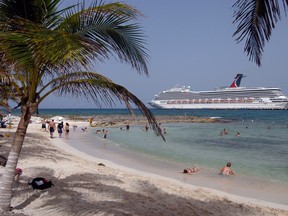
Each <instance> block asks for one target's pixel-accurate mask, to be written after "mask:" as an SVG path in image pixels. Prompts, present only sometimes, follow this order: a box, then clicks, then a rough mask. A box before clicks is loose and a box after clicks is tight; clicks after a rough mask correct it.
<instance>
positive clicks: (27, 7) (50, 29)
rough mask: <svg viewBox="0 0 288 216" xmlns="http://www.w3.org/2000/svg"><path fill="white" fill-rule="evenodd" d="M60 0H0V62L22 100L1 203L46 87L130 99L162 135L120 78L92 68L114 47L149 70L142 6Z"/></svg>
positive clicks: (2, 205)
mask: <svg viewBox="0 0 288 216" xmlns="http://www.w3.org/2000/svg"><path fill="white" fill-rule="evenodd" d="M59 2H60V0H22V1H15V0H0V29H1V31H0V56H1V57H2V58H1V64H2V65H5V66H7V68H9V71H8V72H9V75H10V76H13V80H11V86H13V90H14V91H15V92H16V93H15V95H16V98H17V99H18V100H19V104H18V106H19V107H20V108H21V118H20V121H19V125H18V127H17V130H16V133H15V136H14V139H13V143H12V147H11V151H10V153H9V156H8V161H7V165H6V167H5V172H4V174H3V176H2V177H1V182H0V209H2V211H8V210H9V209H10V205H11V198H12V186H13V178H14V172H15V168H16V166H17V162H18V158H19V155H20V153H21V149H22V145H23V142H24V137H25V135H26V131H27V128H28V124H29V121H30V119H31V116H32V115H33V113H34V112H35V111H36V109H37V108H38V106H39V104H40V103H41V102H42V101H43V100H44V99H45V98H46V97H47V96H48V95H50V94H52V93H55V94H56V95H62V96H65V95H72V96H73V97H76V98H77V97H82V98H86V99H88V100H92V101H94V102H95V103H96V105H100V104H101V102H103V103H104V104H106V105H110V106H113V105H114V102H113V101H114V100H115V99H116V100H119V101H123V102H124V103H125V104H126V106H127V108H128V109H131V105H130V104H131V103H132V104H135V105H136V106H137V107H138V108H139V109H140V110H141V111H142V113H143V114H144V115H145V116H146V117H147V119H148V121H149V123H150V125H151V127H152V128H153V129H154V131H155V133H156V134H158V135H161V136H162V138H163V139H164V137H163V135H162V133H161V130H160V128H159V127H158V126H157V122H156V120H155V118H154V116H153V115H152V113H151V112H150V111H149V109H148V108H147V107H146V106H145V105H144V104H143V103H142V102H141V101H140V100H139V99H138V98H137V97H136V96H135V95H133V94H132V93H131V92H129V91H128V90H127V89H126V88H124V87H123V86H120V85H117V84H115V83H114V82H113V81H112V80H110V79H108V78H107V77H104V76H102V75H101V74H99V73H96V72H92V71H91V65H92V62H93V61H96V60H98V61H103V60H105V59H107V58H109V56H111V55H113V54H114V55H116V56H118V58H119V59H120V60H121V61H122V62H126V63H129V64H131V66H132V67H133V68H134V69H135V70H136V71H137V72H139V73H144V74H148V69H147V59H148V55H147V53H146V49H145V47H144V45H145V40H144V38H143V33H142V31H141V27H140V26H139V25H138V24H137V23H135V19H136V18H137V17H138V16H139V15H141V13H140V12H139V11H137V10H135V9H134V8H132V7H131V6H129V5H126V4H122V3H109V4H105V3H104V2H102V1H100V2H97V1H95V2H93V3H92V4H91V5H89V7H85V5H84V3H83V4H76V5H72V6H70V7H67V8H64V9H61V10H57V9H58V8H59Z"/></svg>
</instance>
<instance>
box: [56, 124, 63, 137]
mask: <svg viewBox="0 0 288 216" xmlns="http://www.w3.org/2000/svg"><path fill="white" fill-rule="evenodd" d="M63 127H64V125H63V121H62V122H60V123H59V124H58V125H57V131H58V134H59V138H61V137H62V133H63Z"/></svg>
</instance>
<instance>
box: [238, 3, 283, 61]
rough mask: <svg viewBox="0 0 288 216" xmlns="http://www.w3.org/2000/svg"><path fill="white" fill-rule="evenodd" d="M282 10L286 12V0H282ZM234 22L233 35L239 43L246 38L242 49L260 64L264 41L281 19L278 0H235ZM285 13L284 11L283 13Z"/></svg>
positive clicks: (267, 39) (250, 58)
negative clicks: (235, 25)
mask: <svg viewBox="0 0 288 216" xmlns="http://www.w3.org/2000/svg"><path fill="white" fill-rule="evenodd" d="M282 3H283V8H284V11H285V12H287V6H288V0H282ZM233 8H234V17H235V19H234V23H238V26H237V29H236V31H235V32H234V34H233V36H237V38H236V41H237V42H238V43H239V42H241V41H243V40H244V39H246V42H245V46H244V51H245V52H246V53H247V55H248V56H249V60H251V61H254V62H255V63H256V64H257V65H258V66H261V57H262V53H263V51H264V46H265V41H267V42H268V41H269V39H270V37H271V33H272V29H273V28H275V24H276V22H277V21H278V20H280V19H281V9H280V5H279V2H278V0H237V1H236V3H235V4H234V5H233ZM285 15H286V13H285Z"/></svg>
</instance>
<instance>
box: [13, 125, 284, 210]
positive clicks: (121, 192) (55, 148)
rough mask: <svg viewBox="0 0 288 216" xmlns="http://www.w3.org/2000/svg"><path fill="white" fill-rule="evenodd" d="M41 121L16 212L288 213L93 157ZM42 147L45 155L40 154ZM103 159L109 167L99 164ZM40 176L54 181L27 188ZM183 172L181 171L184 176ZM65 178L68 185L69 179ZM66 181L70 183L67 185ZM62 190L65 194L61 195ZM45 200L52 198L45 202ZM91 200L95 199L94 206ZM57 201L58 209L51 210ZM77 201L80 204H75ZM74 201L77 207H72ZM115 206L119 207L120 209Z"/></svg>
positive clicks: (33, 129)
mask: <svg viewBox="0 0 288 216" xmlns="http://www.w3.org/2000/svg"><path fill="white" fill-rule="evenodd" d="M73 123H74V124H77V125H79V126H78V127H81V126H82V125H83V126H88V123H87V122H73ZM73 123H72V124H73ZM40 126H41V125H40V124H36V123H31V125H29V128H28V133H27V135H28V137H27V140H25V145H24V146H23V152H22V154H21V157H20V160H19V163H18V164H19V167H21V168H22V169H23V171H24V172H23V176H21V178H20V183H19V184H18V185H16V188H15V191H14V197H13V203H12V204H13V206H14V210H13V212H15V213H17V214H24V215H39V212H41V214H43V213H42V212H45V213H46V215H53V214H54V215H55V213H56V212H57V213H58V214H57V215H81V214H82V215H124V213H125V214H126V213H127V212H128V213H127V214H128V215H159V214H160V215H161V214H162V215H191V212H193V213H194V214H195V215H207V214H212V215H236V214H238V215H287V213H288V206H287V205H281V204H277V203H272V202H266V201H262V200H258V199H253V198H248V197H241V196H235V195H231V194H228V193H224V192H221V191H218V190H213V189H208V188H203V187H198V186H193V185H191V184H186V183H183V182H180V181H178V180H173V179H171V178H168V177H165V176H161V175H156V174H151V173H148V172H142V171H139V170H136V169H133V168H131V167H127V166H122V165H119V164H116V163H114V162H111V161H109V160H105V159H101V158H97V157H94V156H89V155H87V154H86V153H84V152H82V151H79V150H77V149H75V148H74V147H71V146H70V145H67V142H65V140H64V139H63V138H62V139H59V138H54V139H49V135H48V133H45V132H41V131H40ZM55 135H56V136H57V134H55ZM71 140H72V137H71ZM35 141H36V142H35ZM36 143H37V144H36ZM33 144H34V145H35V144H36V146H33ZM41 152H44V153H46V154H43V155H41ZM99 163H102V164H105V166H98V164H99ZM36 175H46V177H50V178H51V179H52V180H54V182H55V185H56V186H55V187H53V188H50V189H48V190H47V191H46V192H45V191H43V192H37V191H33V190H32V189H31V188H28V187H27V181H28V180H29V179H31V178H32V177H33V176H34V177H36ZM179 175H182V174H179ZM196 175H197V174H196ZM184 176H185V175H184V174H183V175H182V177H184ZM187 177H190V176H187ZM193 177H194V176H193ZM85 178H86V179H85ZM67 180H69V184H66V183H65V181H67ZM70 184H71V185H70ZM107 184H109V186H108V185H107ZM68 185H69V187H70V186H71V187H72V188H69V190H68V188H67V187H68ZM88 188H89V190H88ZM99 188H101V189H99ZM107 191H108V192H107ZM75 193H77V194H80V195H81V196H80V197H81V199H80V200H81V201H79V199H77V198H72V199H71V196H70V195H72V194H73V195H75ZM61 195H62V196H63V197H64V198H63V197H62V198H61ZM33 196H34V198H35V196H37V199H36V198H35V199H34V198H33V199H32V200H31V197H33ZM123 196H124V197H123ZM29 197H30V198H29ZM69 197H70V198H69ZM51 199H53V202H51ZM27 200H29V201H27ZM47 200H50V202H48V203H47V204H45V201H47ZM83 200H85V202H84V201H83ZM103 200H105V202H104V201H103ZM179 200H180V201H179ZM135 201H136V202H137V204H135ZM152 201H153V202H152ZM63 202H67V203H65V204H64V203H63ZM91 202H92V203H94V205H93V207H92V205H91V204H90V203H91ZM55 205H56V210H52V209H53V208H55ZM79 205H80V206H81V207H82V208H81V209H77V208H76V206H79ZM72 206H73V209H69V208H71V207H72ZM95 206H97V208H95ZM116 206H117V208H118V209H119V210H116ZM144 208H145V209H144ZM83 213H85V214H83ZM192 215H193V214H192Z"/></svg>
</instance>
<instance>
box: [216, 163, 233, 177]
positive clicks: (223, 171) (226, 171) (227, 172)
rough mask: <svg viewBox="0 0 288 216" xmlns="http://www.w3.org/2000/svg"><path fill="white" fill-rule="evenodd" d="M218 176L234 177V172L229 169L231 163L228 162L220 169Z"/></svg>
mask: <svg viewBox="0 0 288 216" xmlns="http://www.w3.org/2000/svg"><path fill="white" fill-rule="evenodd" d="M219 174H220V175H225V176H230V175H235V172H234V171H233V170H232V169H231V163H230V162H228V163H227V164H226V166H223V167H222V168H221V169H220V171H219Z"/></svg>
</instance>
